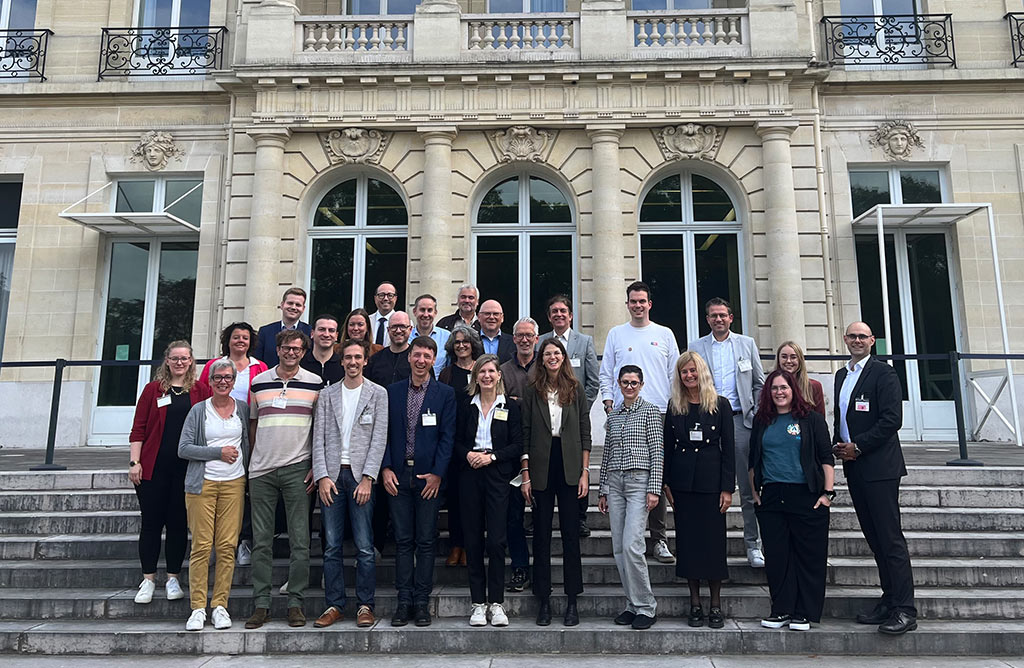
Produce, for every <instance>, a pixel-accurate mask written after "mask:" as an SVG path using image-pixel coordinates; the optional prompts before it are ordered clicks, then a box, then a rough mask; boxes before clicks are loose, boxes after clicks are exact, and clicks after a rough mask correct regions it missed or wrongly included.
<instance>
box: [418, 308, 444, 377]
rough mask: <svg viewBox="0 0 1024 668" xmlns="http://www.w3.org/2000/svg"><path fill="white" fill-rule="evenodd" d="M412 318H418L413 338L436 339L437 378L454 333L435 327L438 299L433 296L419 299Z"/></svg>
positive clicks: (435, 372)
mask: <svg viewBox="0 0 1024 668" xmlns="http://www.w3.org/2000/svg"><path fill="white" fill-rule="evenodd" d="M412 316H413V317H414V318H416V327H415V329H414V330H413V338H415V337H417V336H427V337H430V338H431V339H434V343H436V344H437V359H436V360H434V377H435V378H436V377H437V376H438V375H439V374H440V373H441V369H443V368H444V365H445V362H446V361H447V359H448V353H447V352H445V349H444V346H445V344H446V343H448V339H449V337H451V335H452V333H451V332H449V331H448V330H447V329H442V328H441V327H438V326H435V325H434V318H436V317H437V299H435V298H434V296H433V295H429V294H428V295H420V296H419V297H417V298H416V302H415V303H414V304H413V307H412Z"/></svg>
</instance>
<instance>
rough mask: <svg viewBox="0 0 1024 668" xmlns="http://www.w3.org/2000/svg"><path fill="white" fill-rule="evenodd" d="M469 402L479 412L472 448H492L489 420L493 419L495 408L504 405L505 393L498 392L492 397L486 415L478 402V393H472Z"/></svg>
mask: <svg viewBox="0 0 1024 668" xmlns="http://www.w3.org/2000/svg"><path fill="white" fill-rule="evenodd" d="M469 403H471V404H472V405H474V406H476V409H477V411H479V412H480V417H479V418H478V419H477V421H476V440H475V441H474V443H473V450H494V444H493V443H492V442H491V422H493V421H494V411H495V409H497V408H498V407H499V406H504V405H505V395H504V394H499V395H498V396H496V397H495V398H494V403H493V404H491V410H489V411H487V414H486V415H485V414H484V409H483V405H482V404H481V403H480V395H479V394H475V395H473V399H472V400H470V402H469Z"/></svg>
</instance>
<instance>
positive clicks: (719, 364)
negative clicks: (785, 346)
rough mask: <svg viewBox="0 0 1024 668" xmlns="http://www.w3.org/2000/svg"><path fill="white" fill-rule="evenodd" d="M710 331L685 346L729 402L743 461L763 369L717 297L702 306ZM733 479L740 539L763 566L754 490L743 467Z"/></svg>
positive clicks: (753, 346)
mask: <svg viewBox="0 0 1024 668" xmlns="http://www.w3.org/2000/svg"><path fill="white" fill-rule="evenodd" d="M704 315H705V317H706V318H707V322H708V326H709V327H711V333H710V334H708V335H707V336H703V337H701V338H699V339H697V340H696V341H691V342H690V344H689V345H688V346H687V347H688V348H689V349H690V350H692V351H693V352H695V353H697V354H698V355H700V356H701V357H703V358H704V361H705V362H707V363H708V368H710V369H711V376H712V377H713V378H714V380H715V391H716V392H718V394H719V395H720V396H723V397H725V398H726V399H728V400H729V403H730V404H731V405H732V422H733V426H734V433H735V434H736V461H738V462H745V461H747V458H748V457H749V455H750V428H751V426H753V424H754V413H755V412H757V401H758V398H759V397H760V396H761V388H762V387H764V369H763V368H761V356H760V355H759V354H758V352H757V344H756V343H754V339H752V338H750V337H749V336H743V335H742V334H736V333H735V332H733V331H732V330H731V329H730V328H731V327H732V321H733V315H732V305H731V304H729V302H727V301H725V300H724V299H721V298H719V297H713V298H712V299H709V300H708V301H707V303H706V304H705V305H704ZM736 482H737V483H738V484H739V488H740V508H741V509H742V511H743V542H744V544H745V545H746V548H747V562H748V563H749V564H750V565H751V566H752V567H754V568H764V554H762V552H761V543H760V534H759V532H758V528H757V515H755V513H754V492H753V490H752V489H751V487H750V477H749V476H748V475H747V467H746V466H737V467H736Z"/></svg>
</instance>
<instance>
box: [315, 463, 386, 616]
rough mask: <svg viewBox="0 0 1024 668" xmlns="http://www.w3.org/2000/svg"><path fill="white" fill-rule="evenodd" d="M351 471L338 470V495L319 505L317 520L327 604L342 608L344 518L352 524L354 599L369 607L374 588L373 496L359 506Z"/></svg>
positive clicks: (343, 594) (372, 494)
mask: <svg viewBox="0 0 1024 668" xmlns="http://www.w3.org/2000/svg"><path fill="white" fill-rule="evenodd" d="M356 485H357V483H356V481H355V480H354V479H353V478H352V471H351V470H349V469H341V475H340V476H338V481H337V483H336V484H335V486H336V487H337V488H338V494H337V495H336V496H335V497H334V501H333V502H332V503H331V505H329V506H328V505H326V504H324V503H322V502H321V504H320V521H321V523H322V525H323V533H324V588H325V590H326V591H325V594H326V598H327V605H328V606H331V605H333V606H337V608H338V609H339V610H342V611H343V610H344V609H345V569H344V564H343V563H342V558H343V556H344V555H343V552H342V541H343V540H344V539H345V521H346V519H348V520H349V521H350V522H351V523H352V541H353V542H354V543H355V545H356V600H357V601H358V602H359V605H368V606H370V609H371V610H372V609H373V603H374V601H373V595H374V592H375V591H376V590H377V564H376V563H375V561H374V556H373V496H374V494H375V492H376V490H375V489H373V487H374V486H373V485H371V490H370V500H369V501H367V502H366V503H365V504H363V505H361V506H360V505H359V504H358V503H356V500H355V499H354V498H352V494H353V493H354V492H355V490H356Z"/></svg>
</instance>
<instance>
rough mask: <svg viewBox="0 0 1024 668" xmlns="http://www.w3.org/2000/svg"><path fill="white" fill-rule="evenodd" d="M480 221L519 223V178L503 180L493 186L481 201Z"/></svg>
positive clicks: (478, 217)
mask: <svg viewBox="0 0 1024 668" xmlns="http://www.w3.org/2000/svg"><path fill="white" fill-rule="evenodd" d="M476 220H477V222H478V223H485V224H486V223H496V224H502V223H505V224H509V225H517V224H518V223H519V179H518V178H512V179H509V180H507V181H502V182H501V183H499V184H498V185H496V186H494V187H493V188H491V189H490V190H489V191H488V192H487V194H486V195H484V198H483V200H481V202H480V211H479V212H478V213H477V216H476Z"/></svg>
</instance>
